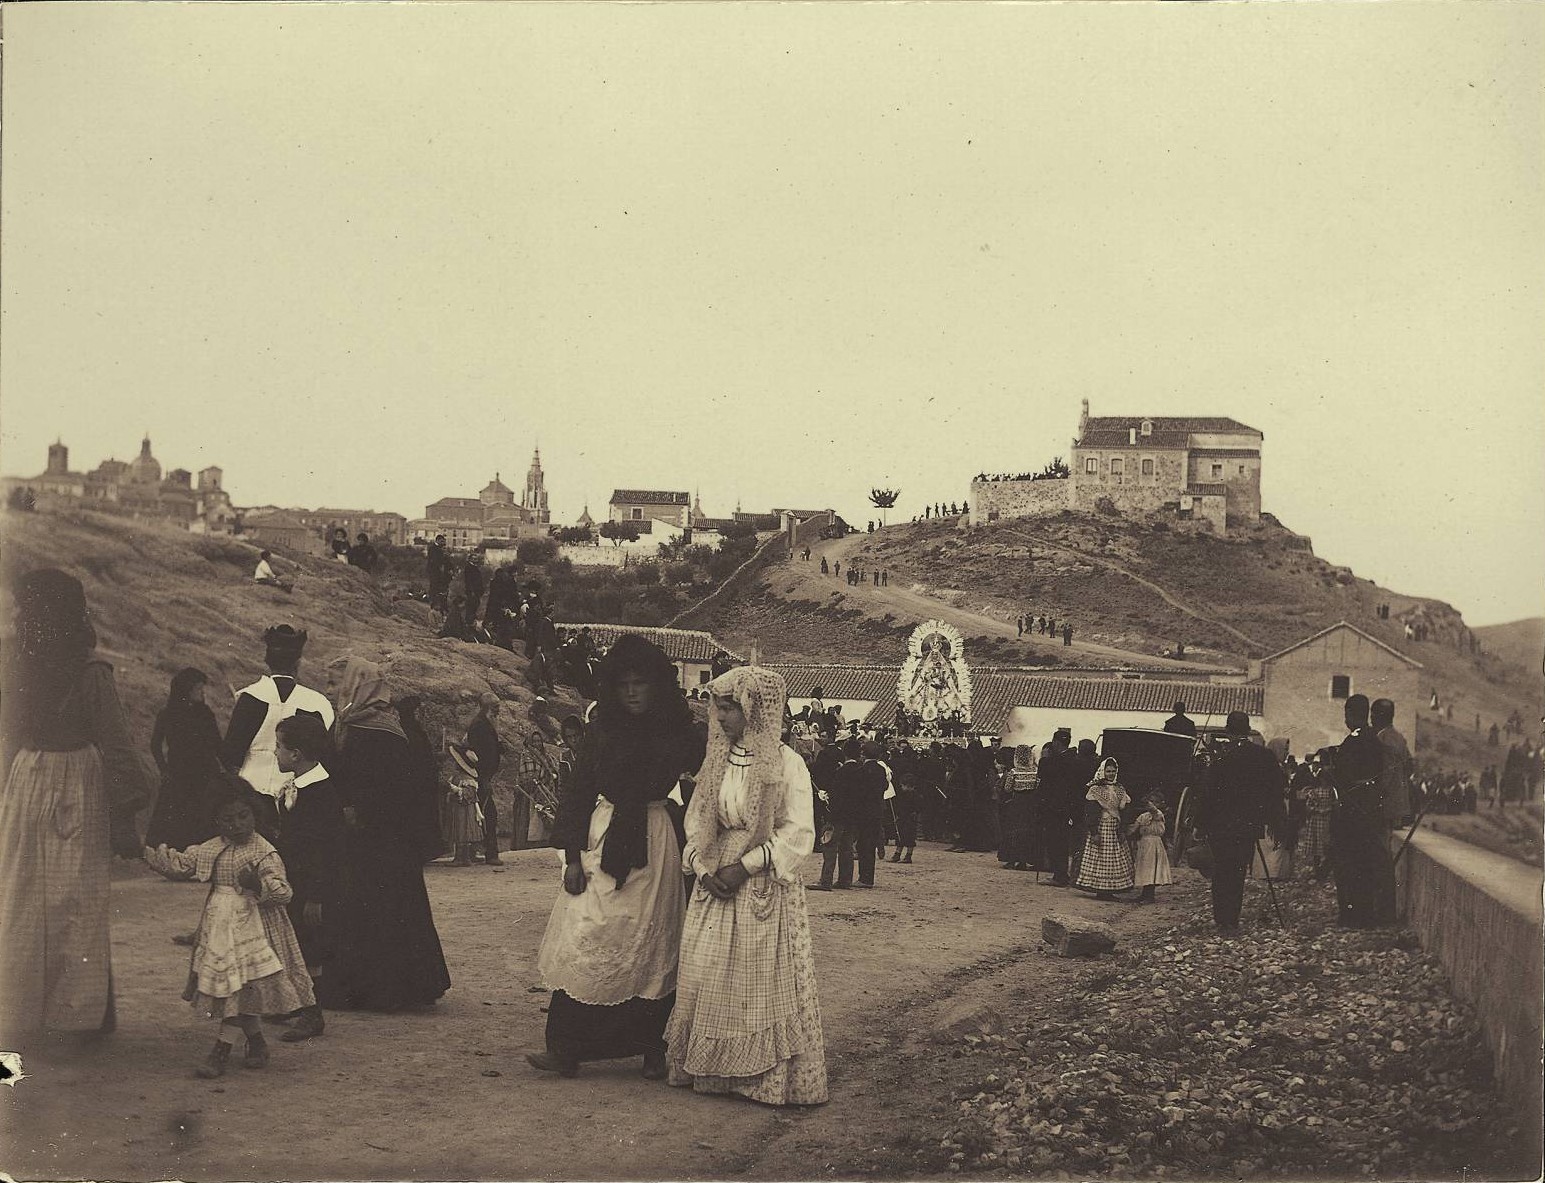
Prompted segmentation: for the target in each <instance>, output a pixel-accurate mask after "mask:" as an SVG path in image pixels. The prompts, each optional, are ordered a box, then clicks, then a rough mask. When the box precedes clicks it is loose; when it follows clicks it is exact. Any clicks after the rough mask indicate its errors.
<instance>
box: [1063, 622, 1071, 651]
mask: <svg viewBox="0 0 1545 1183" xmlns="http://www.w3.org/2000/svg"><path fill="white" fill-rule="evenodd" d="M1072 644H1073V626H1072V625H1071V624H1069V623H1068V622H1067V621H1065V620H1064V621H1063V622H1062V645H1063V647H1064V648H1069V647H1071V646H1072Z"/></svg>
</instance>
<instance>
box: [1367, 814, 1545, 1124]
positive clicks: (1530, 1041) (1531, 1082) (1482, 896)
mask: <svg viewBox="0 0 1545 1183" xmlns="http://www.w3.org/2000/svg"><path fill="white" fill-rule="evenodd" d="M1403 837H1404V835H1403V834H1397V835H1396V836H1395V838H1394V841H1393V845H1394V849H1396V850H1398V849H1399V846H1400V841H1401V839H1402V838H1403ZM1396 872H1397V882H1398V885H1399V901H1400V906H1401V914H1402V916H1403V918H1404V921H1405V924H1406V925H1407V926H1408V927H1409V928H1411V929H1412V930H1413V931H1414V932H1415V933H1416V935H1417V937H1418V938H1419V939H1420V940H1421V942H1422V948H1424V949H1426V950H1427V951H1428V952H1429V953H1432V954H1433V955H1434V956H1435V957H1437V959H1438V960H1439V961H1440V962H1441V963H1442V965H1443V968H1444V971H1445V972H1446V973H1447V974H1448V979H1449V982H1450V984H1451V985H1452V986H1453V989H1454V993H1455V994H1456V995H1457V996H1458V997H1459V998H1462V999H1464V1000H1465V1001H1466V1002H1468V1003H1470V1004H1471V1005H1472V1006H1473V1007H1475V1011H1476V1015H1477V1017H1478V1019H1479V1021H1480V1025H1481V1030H1482V1032H1483V1033H1484V1035H1485V1038H1486V1043H1487V1046H1488V1047H1489V1048H1490V1049H1491V1054H1492V1058H1493V1062H1494V1063H1495V1065H1496V1081H1497V1092H1498V1094H1499V1095H1500V1096H1501V1097H1502V1098H1503V1100H1504V1101H1505V1102H1506V1103H1507V1104H1509V1105H1511V1106H1512V1107H1513V1108H1514V1110H1515V1111H1516V1112H1517V1114H1518V1116H1519V1119H1520V1121H1521V1122H1522V1123H1523V1128H1524V1129H1526V1130H1531V1129H1532V1130H1533V1131H1534V1136H1535V1137H1536V1138H1539V1136H1540V1112H1541V1103H1542V1101H1541V1081H1542V1068H1541V1050H1542V1044H1541V1001H1542V996H1541V967H1542V964H1545V962H1542V952H1545V950H1542V944H1541V923H1542V916H1541V873H1540V871H1539V869H1537V868H1535V867H1531V866H1529V865H1527V864H1526V863H1521V862H1519V861H1517V860H1516V859H1510V858H1507V857H1506V856H1505V855H1500V854H1493V853H1492V852H1491V851H1489V850H1484V849H1482V848H1480V847H1478V846H1472V845H1470V844H1469V843H1468V842H1461V841H1459V840H1458V839H1457V838H1446V837H1444V836H1443V835H1442V834H1437V833H1433V832H1432V831H1428V830H1422V831H1418V832H1417V834H1416V836H1415V837H1413V838H1412V839H1411V845H1410V848H1409V849H1407V850H1406V852H1405V854H1404V855H1403V856H1402V857H1401V859H1400V863H1399V865H1398V867H1397V868H1396ZM1536 1146H1538V1143H1536Z"/></svg>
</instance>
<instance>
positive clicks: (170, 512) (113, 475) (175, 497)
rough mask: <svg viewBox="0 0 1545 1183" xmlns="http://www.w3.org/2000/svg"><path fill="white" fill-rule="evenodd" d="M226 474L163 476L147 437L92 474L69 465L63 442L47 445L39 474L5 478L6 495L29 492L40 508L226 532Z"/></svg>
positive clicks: (231, 519) (231, 517) (231, 518)
mask: <svg viewBox="0 0 1545 1183" xmlns="http://www.w3.org/2000/svg"><path fill="white" fill-rule="evenodd" d="M224 477H225V474H224V472H223V471H222V470H221V469H219V468H216V467H214V466H210V467H209V468H205V469H202V470H200V472H199V473H198V478H197V483H195V480H194V476H193V473H191V472H189V471H188V470H187V469H185V468H174V469H172V470H171V471H170V472H168V473H166V474H165V475H163V474H162V471H161V462H160V461H159V460H157V459H156V458H155V455H154V453H153V452H152V451H151V447H150V437H149V436H148V435H147V436H146V437H145V438H144V439H143V440H142V441H140V450H139V455H138V456H137V457H136V458H135V459H133V460H131V461H124V460H117V459H112V458H109V459H107V460H104V461H102V463H100V464H99V465H97V467H96V468H94V469H92V470H91V471H90V472H75V471H73V470H72V469H71V468H70V449H69V448H68V447H66V446H65V444H64V442H63V441H57V442H55V443H53V444H51V445H49V449H48V465H47V467H46V468H45V469H44V470H43V471H42V472H40V473H39V474H38V475H37V476H32V477H6V478H4V486H5V495H6V496H7V497H10V496H11V494H12V493H13V492H14V491H16V490H18V489H25V490H27V491H29V492H30V493H31V494H32V499H33V502H34V504H35V505H36V506H37V508H39V509H44V510H48V509H91V510H97V511H101V512H104V513H115V514H123V515H125V516H128V517H134V518H149V519H153V520H157V521H163V522H167V523H170V524H171V525H175V526H178V527H180V528H182V529H184V530H189V531H191V532H193V533H196V534H228V533H230V532H231V530H232V529H233V526H234V523H235V517H236V515H235V511H234V510H233V509H232V507H231V498H230V495H229V494H227V493H226V491H225V487H224Z"/></svg>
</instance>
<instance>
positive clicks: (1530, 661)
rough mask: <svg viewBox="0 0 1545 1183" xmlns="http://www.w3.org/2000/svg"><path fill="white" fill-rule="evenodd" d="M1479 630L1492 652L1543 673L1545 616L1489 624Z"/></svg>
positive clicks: (1510, 661)
mask: <svg viewBox="0 0 1545 1183" xmlns="http://www.w3.org/2000/svg"><path fill="white" fill-rule="evenodd" d="M1475 633H1476V636H1478V637H1480V639H1481V644H1482V645H1484V646H1485V647H1486V651H1487V652H1488V653H1494V654H1496V655H1497V656H1498V657H1499V658H1501V659H1502V660H1503V661H1505V662H1508V663H1509V664H1510V665H1516V666H1517V667H1518V668H1519V669H1521V670H1525V671H1527V672H1529V673H1532V674H1538V673H1539V672H1540V669H1541V663H1542V661H1545V617H1542V616H1532V617H1530V618H1529V619H1528V620H1513V621H1509V622H1508V623H1507V624H1488V625H1484V626H1482V627H1481V628H1478V629H1476V630H1475Z"/></svg>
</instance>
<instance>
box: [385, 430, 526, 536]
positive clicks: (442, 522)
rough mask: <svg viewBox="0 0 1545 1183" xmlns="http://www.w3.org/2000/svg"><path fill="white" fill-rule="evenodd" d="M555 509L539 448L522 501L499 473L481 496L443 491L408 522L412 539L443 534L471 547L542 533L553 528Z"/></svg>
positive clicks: (408, 532) (484, 487)
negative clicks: (549, 503)
mask: <svg viewBox="0 0 1545 1183" xmlns="http://www.w3.org/2000/svg"><path fill="white" fill-rule="evenodd" d="M551 521H552V514H551V512H550V511H549V510H548V508H547V488H546V485H545V483H544V477H543V474H542V454H541V452H539V451H538V452H534V453H533V455H532V458H531V467H530V469H529V470H528V471H527V473H526V487H525V490H524V491H523V492H522V494H521V499H520V501H519V502H518V503H517V502H516V500H515V491H514V490H513V489H511V488H510V487H509V486H508V485H506V484H505V483H504V482H503V481H502V480H500V479H499V474H498V473H494V479H493V480H491V481H489V482H488V484H486V485H484V486H483V488H482V490H481V491H480V492H479V493H478V495H477V496H476V497H442V498H440V500H438V501H436V502H434V504H432V505H427V506H425V507H424V516H423V517H421V518H414V519H413V520H412V521H411V522H409V523H408V524H407V534H408V538H409V539H410V540H415V539H425V540H428V539H431V538H433V537H434V536H435V535H436V534H444V535H445V540H446V542H447V543H449V544H450V545H451V546H452V547H454V548H457V549H466V548H470V547H475V546H482V545H484V544H485V543H490V542H494V543H500V542H514V541H517V540H518V539H521V538H539V537H543V536H545V535H546V534H547V532H548V527H549V525H550V523H551Z"/></svg>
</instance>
